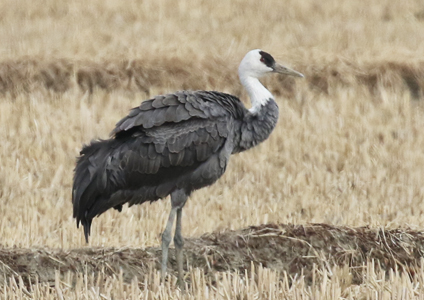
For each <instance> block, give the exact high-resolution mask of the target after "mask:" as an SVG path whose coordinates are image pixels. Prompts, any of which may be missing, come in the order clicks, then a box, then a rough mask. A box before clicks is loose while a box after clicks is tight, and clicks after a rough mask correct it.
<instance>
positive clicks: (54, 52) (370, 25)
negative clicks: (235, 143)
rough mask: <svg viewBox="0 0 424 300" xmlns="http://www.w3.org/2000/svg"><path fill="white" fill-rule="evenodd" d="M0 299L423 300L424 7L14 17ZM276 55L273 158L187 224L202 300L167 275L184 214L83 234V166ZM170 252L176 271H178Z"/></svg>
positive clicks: (154, 5) (3, 65)
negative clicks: (147, 112) (81, 158)
mask: <svg viewBox="0 0 424 300" xmlns="http://www.w3.org/2000/svg"><path fill="white" fill-rule="evenodd" d="M0 41H1V43H0V128H1V129H0V140H1V147H0V299H424V266H423V261H422V257H424V233H423V228H424V206H423V204H424V203H423V199H424V185H423V183H424V177H423V176H422V174H423V172H424V104H423V101H424V58H423V57H424V56H423V55H424V3H423V2H422V1H418V0H381V1H368V2H364V1H348V0H341V1H340V0H328V1H321V2H319V1H313V0H305V1H294V0H287V1H278V0H269V1H262V2H259V1H253V0H252V1H251V0H248V1H241V0H239V1H224V0H219V1H194V0H182V1H178V2H176V1H169V0H154V1H153V0H144V1H136V0H130V1H117V0H106V1H103V0H102V1H101V0H93V1H82V0H74V1H63V0H60V1H56V0H39V1H29V0H19V1H12V0H5V1H2V2H1V3H0ZM255 48H261V49H263V50H266V51H268V52H270V53H271V54H273V55H274V57H275V58H276V59H277V60H279V61H282V62H286V63H287V64H288V65H289V66H291V67H293V68H294V69H296V70H298V71H300V72H302V73H304V74H305V76H306V78H305V79H303V80H294V79H290V78H284V77H278V76H275V77H273V78H267V79H265V80H264V83H265V84H266V86H267V87H268V88H269V89H270V90H271V91H272V92H273V94H274V95H275V96H276V99H277V103H278V105H279V107H280V120H279V123H278V125H277V128H276V129H275V131H274V132H273V134H272V135H271V137H270V138H269V140H267V141H266V142H264V143H263V144H261V145H260V146H258V147H257V148H254V149H252V150H251V151H248V152H246V153H242V154H239V155H237V156H234V157H233V158H232V161H231V162H230V164H229V167H228V169H227V172H226V174H225V175H224V176H223V177H222V178H221V179H220V180H219V181H218V182H217V183H216V184H215V185H213V186H211V187H208V188H205V189H202V190H199V191H197V192H195V193H194V194H193V195H192V197H191V198H190V199H189V201H188V203H187V204H186V206H185V209H184V215H185V217H184V221H183V234H184V236H185V237H187V238H188V240H187V243H186V245H187V252H186V256H185V258H186V260H187V265H186V267H187V275H186V279H187V291H186V293H182V292H181V291H180V290H179V289H178V288H177V287H176V284H175V280H176V279H175V276H173V270H172V269H173V268H174V269H175V266H174V264H175V262H174V261H172V259H171V263H170V267H171V275H170V277H169V278H168V281H167V282H166V283H165V284H160V280H159V279H160V277H159V274H158V272H157V270H156V267H157V265H158V257H159V255H160V250H159V248H158V246H159V244H160V234H161V232H162V231H163V229H164V225H165V222H166V219H167V217H168V213H169V209H170V203H169V199H166V200H164V201H157V202H155V203H153V204H151V205H150V204H144V205H141V206H137V207H131V208H127V207H124V209H123V211H122V212H121V213H118V212H117V211H108V212H106V213H105V214H103V215H102V216H100V217H99V218H96V219H95V220H94V222H93V227H92V237H91V239H90V244H89V245H86V244H85V241H84V239H83V233H82V230H81V229H80V230H77V229H76V226H75V222H74V220H73V219H72V204H71V185H72V176H73V168H74V165H75V157H76V156H77V155H78V153H79V150H80V149H81V147H82V144H83V143H88V142H89V141H90V140H91V139H93V138H107V137H108V134H109V132H110V131H111V130H112V129H113V127H114V125H115V123H116V122H117V121H118V120H120V119H121V118H122V117H123V116H125V115H126V114H127V112H128V111H129V109H130V108H132V107H134V106H137V105H138V104H139V103H140V102H141V101H142V100H144V99H148V97H149V96H153V95H156V94H163V93H167V92H172V91H175V90H181V89H192V90H195V89H207V90H219V91H224V92H228V93H232V94H234V95H237V96H239V97H241V99H242V100H243V101H244V102H245V103H246V105H249V103H248V99H247V95H246V93H245V92H244V91H243V90H242V87H241V85H240V84H239V82H238V78H237V66H238V64H239V62H240V60H241V58H242V57H243V55H244V54H245V53H246V52H247V51H248V50H250V49H255ZM172 255H173V252H171V256H172Z"/></svg>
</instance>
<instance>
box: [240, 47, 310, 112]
mask: <svg viewBox="0 0 424 300" xmlns="http://www.w3.org/2000/svg"><path fill="white" fill-rule="evenodd" d="M238 73H239V77H240V81H241V83H242V84H243V85H244V87H245V88H246V90H247V92H248V93H249V96H250V100H251V101H252V108H251V110H250V111H251V112H252V113H254V112H257V111H259V109H260V107H261V106H263V105H264V104H265V103H266V102H267V101H268V100H269V99H273V96H272V94H271V93H270V92H269V91H268V90H267V89H266V88H265V87H264V86H263V85H262V84H261V83H260V82H259V80H258V79H259V78H261V77H262V76H264V75H267V74H270V73H280V74H285V75H290V76H296V77H304V76H303V74H302V73H299V72H297V71H295V70H292V69H290V68H287V67H285V66H283V65H280V64H279V63H277V62H276V61H275V60H274V58H273V57H272V56H271V54H269V53H267V52H265V51H262V50H260V49H255V50H251V51H249V52H247V54H246V55H245V56H244V58H243V60H242V61H241V63H240V66H239V68H238Z"/></svg>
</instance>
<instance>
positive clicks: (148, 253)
mask: <svg viewBox="0 0 424 300" xmlns="http://www.w3.org/2000/svg"><path fill="white" fill-rule="evenodd" d="M160 255H161V250H160V248H158V247H152V248H147V249H132V248H121V249H116V248H82V249H71V250H60V249H18V248H0V282H4V280H5V279H6V278H7V277H10V276H21V277H22V278H24V280H26V281H32V282H33V281H34V280H37V281H38V282H49V283H51V284H52V285H53V284H54V282H55V273H56V272H57V271H58V272H60V274H61V275H62V276H64V275H65V274H66V273H68V272H72V273H86V274H92V273H94V274H95V273H98V272H102V273H104V274H107V275H114V274H115V275H118V274H119V273H120V272H122V274H123V278H124V280H125V281H130V280H131V279H132V278H134V277H135V276H136V277H137V278H138V279H139V281H141V282H142V281H143V280H144V276H145V274H148V273H149V270H150V269H152V268H157V269H159V261H160ZM423 257H424V232H423V231H417V230H410V229H393V230H383V229H370V228H367V227H360V228H349V227H335V226H330V225H326V224H311V225H284V224H268V225H261V226H252V227H249V228H246V229H242V230H238V231H224V232H214V233H210V234H205V235H203V236H202V237H200V238H191V239H187V240H186V245H185V259H186V267H187V266H190V267H193V268H201V269H203V270H204V272H205V274H206V275H207V276H211V277H213V276H212V274H213V273H214V272H217V271H236V270H238V271H240V273H241V274H243V273H244V272H245V270H246V269H247V270H250V266H251V263H252V262H253V263H254V264H262V265H263V266H264V267H267V268H271V269H274V270H277V271H280V272H281V273H283V272H287V273H288V274H289V275H290V276H292V277H294V276H295V275H296V274H297V275H299V274H303V275H304V276H305V279H306V281H310V280H312V271H313V269H314V268H315V269H328V268H331V267H332V266H334V265H339V266H342V265H348V266H349V268H350V271H351V274H352V282H353V283H360V280H361V278H362V277H361V276H360V275H361V272H362V268H363V267H364V265H365V264H366V263H367V262H369V261H374V263H375V264H376V265H378V266H379V267H380V268H381V269H383V270H390V269H397V270H402V271H406V272H408V273H409V274H410V275H411V276H414V274H415V270H416V269H417V268H419V267H421V260H420V259H421V258H423ZM169 268H170V272H171V273H175V272H176V262H175V256H174V251H173V249H171V251H170V262H169Z"/></svg>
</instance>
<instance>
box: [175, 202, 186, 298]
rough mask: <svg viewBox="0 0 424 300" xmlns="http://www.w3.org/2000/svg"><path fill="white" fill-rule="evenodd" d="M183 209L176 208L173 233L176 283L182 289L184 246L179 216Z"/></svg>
mask: <svg viewBox="0 0 424 300" xmlns="http://www.w3.org/2000/svg"><path fill="white" fill-rule="evenodd" d="M182 212H183V209H182V208H179V209H178V210H177V224H176V225H175V235H174V245H175V251H176V258H177V268H178V285H179V286H180V289H181V290H183V289H184V281H183V247H184V239H183V236H182V235H181V216H182Z"/></svg>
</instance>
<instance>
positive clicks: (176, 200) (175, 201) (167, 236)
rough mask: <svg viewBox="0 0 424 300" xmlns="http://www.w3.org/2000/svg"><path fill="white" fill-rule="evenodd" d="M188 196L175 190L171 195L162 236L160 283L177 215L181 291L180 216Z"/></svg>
mask: <svg viewBox="0 0 424 300" xmlns="http://www.w3.org/2000/svg"><path fill="white" fill-rule="evenodd" d="M187 198H188V195H187V194H186V192H185V191H184V190H176V191H174V192H172V194H171V205H172V208H171V213H170V214H169V218H168V222H167V223H166V228H165V230H164V232H163V234H162V274H161V275H162V281H164V279H165V275H166V266H167V264H168V249H169V244H170V243H171V230H172V225H173V223H174V219H175V215H177V225H176V228H175V238H174V243H175V248H176V251H177V266H178V281H179V285H180V287H181V289H183V288H184V283H183V253H182V250H183V245H184V240H183V238H182V236H181V214H182V209H183V206H184V204H185V203H186V201H187Z"/></svg>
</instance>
